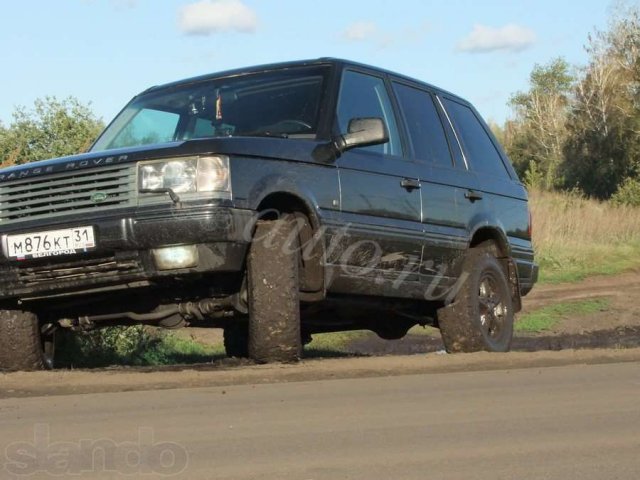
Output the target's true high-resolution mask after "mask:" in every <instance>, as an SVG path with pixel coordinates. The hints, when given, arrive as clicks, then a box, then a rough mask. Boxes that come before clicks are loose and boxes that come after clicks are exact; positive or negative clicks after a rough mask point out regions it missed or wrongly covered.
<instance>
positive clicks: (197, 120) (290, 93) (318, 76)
mask: <svg viewBox="0 0 640 480" xmlns="http://www.w3.org/2000/svg"><path fill="white" fill-rule="evenodd" d="M328 72H329V67H324V66H321V67H306V68H297V69H289V70H281V71H278V70H276V71H270V72H260V73H250V74H246V75H238V76H234V77H228V78H220V79H213V80H207V81H202V82H197V83H191V84H183V85H178V86H173V87H167V88H163V89H160V90H152V91H150V92H148V93H145V94H142V95H140V96H138V97H136V98H135V99H134V100H133V101H132V102H131V103H130V104H129V105H128V106H127V107H126V108H125V109H124V110H123V111H122V112H121V113H120V114H119V115H118V117H116V119H115V120H114V121H113V123H112V124H111V125H110V126H109V127H108V128H107V129H106V130H105V132H104V133H103V134H102V136H101V137H100V138H99V139H98V141H97V142H96V144H95V145H94V147H93V148H92V151H94V152H95V151H102V150H111V149H114V148H122V147H136V146H141V145H152V144H161V143H166V142H176V141H184V140H190V139H194V138H214V137H229V136H274V137H283V138H288V137H298V138H315V136H316V133H317V127H318V117H319V112H320V104H321V101H322V97H323V93H324V86H325V83H326V79H327V77H328Z"/></svg>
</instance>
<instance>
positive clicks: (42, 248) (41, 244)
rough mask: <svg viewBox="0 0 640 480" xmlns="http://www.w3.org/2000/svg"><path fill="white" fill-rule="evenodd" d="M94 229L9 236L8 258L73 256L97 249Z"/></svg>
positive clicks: (85, 228) (69, 229) (67, 229)
mask: <svg viewBox="0 0 640 480" xmlns="http://www.w3.org/2000/svg"><path fill="white" fill-rule="evenodd" d="M95 246H96V240H95V235H94V232H93V227H76V228H65V229H63V230H49V231H45V232H37V233H25V234H21V235H7V250H6V251H7V257H9V258H11V259H18V260H22V259H26V258H41V257H54V256H58V255H73V254H74V253H78V252H85V251H87V250H90V249H92V248H95Z"/></svg>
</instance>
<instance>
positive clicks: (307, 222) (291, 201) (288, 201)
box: [256, 191, 325, 301]
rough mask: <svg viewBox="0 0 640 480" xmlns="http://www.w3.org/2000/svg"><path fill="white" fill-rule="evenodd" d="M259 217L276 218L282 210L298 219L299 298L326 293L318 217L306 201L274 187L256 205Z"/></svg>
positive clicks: (311, 299)
mask: <svg viewBox="0 0 640 480" xmlns="http://www.w3.org/2000/svg"><path fill="white" fill-rule="evenodd" d="M256 211H257V214H258V217H259V218H260V219H264V220H275V219H277V218H279V217H280V216H281V215H282V214H290V215H295V216H297V218H298V219H301V217H300V216H301V215H302V216H303V217H304V218H303V219H302V220H303V221H302V222H300V230H299V237H300V243H301V264H300V266H301V272H300V295H301V299H303V300H308V301H315V300H319V299H322V298H324V295H325V271H324V252H325V245H324V241H323V240H324V239H323V238H322V237H321V233H322V232H321V230H320V220H319V218H318V215H317V213H316V211H315V209H314V208H312V207H311V205H310V204H309V202H308V201H305V199H304V198H303V197H302V196H301V195H298V194H296V193H293V192H290V191H274V192H270V193H269V194H267V195H265V196H264V197H263V198H262V199H261V200H260V202H259V204H258V206H257V208H256Z"/></svg>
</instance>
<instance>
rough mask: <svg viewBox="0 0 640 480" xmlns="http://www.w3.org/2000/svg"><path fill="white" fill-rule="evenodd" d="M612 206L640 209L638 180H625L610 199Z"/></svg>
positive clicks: (639, 185) (639, 183)
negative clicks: (627, 206)
mask: <svg viewBox="0 0 640 480" xmlns="http://www.w3.org/2000/svg"><path fill="white" fill-rule="evenodd" d="M611 202H612V203H613V204H614V205H629V206H632V207H640V180H639V179H638V178H631V177H629V178H627V179H626V180H625V181H624V182H622V184H621V185H620V186H619V187H618V190H617V191H616V193H614V194H613V196H612V197H611Z"/></svg>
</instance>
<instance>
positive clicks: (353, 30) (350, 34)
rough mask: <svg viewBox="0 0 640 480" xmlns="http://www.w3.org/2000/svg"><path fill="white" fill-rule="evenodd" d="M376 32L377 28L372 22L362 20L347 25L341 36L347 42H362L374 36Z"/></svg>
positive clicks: (377, 32)
mask: <svg viewBox="0 0 640 480" xmlns="http://www.w3.org/2000/svg"><path fill="white" fill-rule="evenodd" d="M377 34H379V29H378V26H377V25H376V24H375V23H374V22H369V21H366V20H362V21H359V22H354V23H352V24H351V25H349V26H348V27H347V28H346V29H345V30H344V32H342V38H343V39H344V40H346V41H347V42H363V41H365V40H371V39H372V38H375V37H376V35H377Z"/></svg>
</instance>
